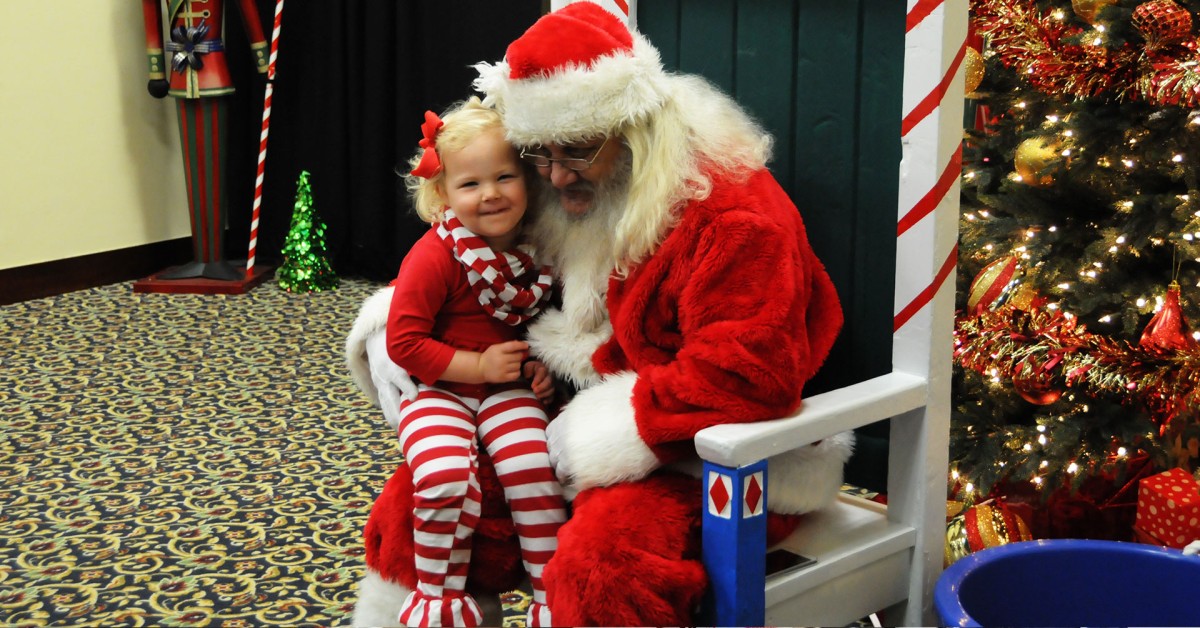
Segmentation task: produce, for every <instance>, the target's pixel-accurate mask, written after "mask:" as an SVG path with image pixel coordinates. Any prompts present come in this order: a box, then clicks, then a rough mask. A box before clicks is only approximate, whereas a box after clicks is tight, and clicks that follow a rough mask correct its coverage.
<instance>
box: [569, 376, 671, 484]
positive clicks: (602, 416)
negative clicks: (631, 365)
mask: <svg viewBox="0 0 1200 628" xmlns="http://www.w3.org/2000/svg"><path fill="white" fill-rule="evenodd" d="M636 382H637V375H636V374H634V373H628V372H627V373H619V374H617V375H611V376H608V377H605V378H604V381H602V382H600V383H599V384H597V385H595V386H593V387H591V388H588V389H587V390H584V391H583V392H581V393H579V394H578V395H576V396H575V398H574V399H572V400H571V402H570V403H568V404H567V406H566V407H565V408H563V410H562V412H561V413H559V415H558V417H557V418H555V419H554V420H553V421H551V422H550V425H549V427H547V428H546V437H547V439H548V440H549V445H550V461H551V464H553V465H554V467H555V472H556V473H557V474H558V477H559V480H560V481H562V483H563V484H565V485H568V486H570V487H571V488H572V489H575V490H583V489H586V488H592V487H595V486H609V485H612V484H617V483H619V482H628V481H632V480H639V479H641V478H644V477H646V476H647V475H649V474H650V472H651V471H653V470H655V469H657V468H658V467H659V466H661V464H662V463H661V462H659V460H658V456H655V455H654V452H653V451H651V450H650V448H649V447H648V446H646V443H645V442H644V441H643V440H642V437H641V436H640V435H639V434H638V428H637V422H636V421H635V420H634V416H633V402H632V397H633V385H634V384H635V383H636Z"/></svg>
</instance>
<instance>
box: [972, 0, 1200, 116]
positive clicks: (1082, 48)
mask: <svg viewBox="0 0 1200 628" xmlns="http://www.w3.org/2000/svg"><path fill="white" fill-rule="evenodd" d="M971 10H972V19H973V20H974V22H975V26H976V28H977V30H978V32H979V33H980V34H982V35H984V36H985V37H986V38H987V40H988V45H989V47H990V49H991V50H992V51H993V52H994V53H995V54H997V55H998V56H999V57H1000V60H1001V62H1002V63H1004V65H1005V66H1007V67H1010V68H1014V69H1016V70H1017V71H1018V72H1020V74H1021V76H1022V77H1024V79H1025V80H1026V81H1028V82H1029V84H1030V85H1032V86H1033V87H1034V88H1036V89H1038V90H1040V91H1043V92H1047V93H1061V94H1067V95H1071V96H1074V97H1076V98H1093V97H1098V96H1106V97H1111V98H1114V99H1117V100H1143V101H1146V102H1149V103H1151V104H1153V105H1157V106H1170V105H1179V106H1183V107H1196V106H1197V105H1198V104H1200V72H1198V71H1197V70H1198V69H1200V54H1197V45H1196V42H1195V41H1189V42H1186V43H1185V44H1180V45H1172V46H1157V47H1145V48H1137V47H1134V46H1132V45H1130V44H1124V45H1122V46H1120V47H1118V48H1106V47H1104V46H1102V45H1092V44H1091V43H1090V42H1085V43H1083V44H1074V43H1068V41H1066V40H1068V39H1078V38H1079V37H1080V36H1081V35H1083V34H1084V29H1082V28H1080V27H1078V26H1074V25H1071V24H1068V23H1066V22H1065V21H1064V20H1062V19H1060V18H1056V17H1054V14H1052V13H1042V12H1040V11H1038V10H1037V8H1036V6H1035V3H1034V2H1033V0H973V1H972V2H971Z"/></svg>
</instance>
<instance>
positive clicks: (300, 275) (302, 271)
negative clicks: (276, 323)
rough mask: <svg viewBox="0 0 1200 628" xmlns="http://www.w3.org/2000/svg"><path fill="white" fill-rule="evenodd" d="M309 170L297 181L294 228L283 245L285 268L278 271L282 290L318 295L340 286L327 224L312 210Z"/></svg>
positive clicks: (293, 212)
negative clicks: (332, 262)
mask: <svg viewBox="0 0 1200 628" xmlns="http://www.w3.org/2000/svg"><path fill="white" fill-rule="evenodd" d="M308 178H309V173H308V171H307V170H304V171H301V172H300V178H299V180H297V182H296V205H295V209H293V210H292V226H291V228H289V229H288V234H287V239H285V240H284V243H283V265H282V266H280V267H279V270H278V271H277V272H276V275H275V276H276V278H277V279H278V280H279V287H280V288H283V289H284V290H287V291H288V292H316V291H320V290H333V289H335V288H337V287H338V278H337V275H335V274H333V269H332V268H330V267H329V259H328V257H326V255H327V251H326V249H325V222H324V221H322V220H321V218H320V217H319V216H317V212H316V210H315V209H314V208H313V198H312V187H311V186H310V185H309V182H308Z"/></svg>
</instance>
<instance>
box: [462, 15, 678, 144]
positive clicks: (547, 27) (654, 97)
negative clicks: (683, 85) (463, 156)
mask: <svg viewBox="0 0 1200 628" xmlns="http://www.w3.org/2000/svg"><path fill="white" fill-rule="evenodd" d="M475 69H476V70H478V71H479V78H478V79H476V80H475V89H477V90H479V91H480V92H482V93H483V94H484V95H485V98H484V99H483V102H484V103H485V104H487V105H491V106H494V107H496V109H497V110H498V111H499V112H500V115H501V116H503V118H504V124H505V126H506V127H507V128H508V134H509V138H510V139H511V140H512V141H514V142H516V143H517V144H521V145H529V144H544V143H549V142H560V143H562V142H572V141H578V140H581V139H587V138H590V137H596V136H600V135H610V134H612V133H613V132H614V131H616V130H617V129H619V128H621V127H623V126H625V125H629V124H637V123H639V122H640V121H642V120H644V119H645V118H646V117H647V116H649V115H650V114H652V113H654V112H655V111H657V110H658V109H659V108H660V107H662V104H663V102H664V101H665V99H666V83H667V81H666V73H665V72H664V70H663V67H662V62H661V61H660V59H659V55H658V50H656V49H655V48H654V46H652V45H650V42H649V41H647V40H646V38H645V37H643V36H642V35H641V34H639V33H636V32H630V30H629V29H628V28H626V26H625V24H624V23H622V22H621V20H620V19H619V18H617V17H616V16H615V15H613V14H612V13H609V12H608V11H606V10H605V9H603V8H601V7H600V6H599V5H597V4H595V3H592V2H575V3H573V4H568V5H567V6H565V7H563V8H561V9H559V10H557V11H555V12H553V13H549V14H547V15H544V16H542V18H541V19H539V20H538V21H537V22H535V23H534V25H533V26H531V27H529V30H527V31H525V34H523V35H521V37H519V38H518V39H517V40H516V41H514V42H513V43H512V44H511V45H510V46H509V47H508V50H507V52H506V53H505V56H504V61H502V62H500V63H497V64H489V63H480V64H478V65H476V66H475Z"/></svg>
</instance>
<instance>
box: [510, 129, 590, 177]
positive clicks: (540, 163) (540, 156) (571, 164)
mask: <svg viewBox="0 0 1200 628" xmlns="http://www.w3.org/2000/svg"><path fill="white" fill-rule="evenodd" d="M607 143H608V138H607V137H606V138H604V141H603V142H600V145H599V146H597V147H596V152H595V153H592V158H591V159H584V158H582V157H558V158H555V157H551V156H549V155H547V154H544V153H531V152H529V151H531V150H539V151H541V150H545V149H544V148H541V147H537V148H522V149H521V159H524V160H525V161H528V162H529V163H531V164H533V165H534V166H536V167H538V168H549V167H550V165H551V164H553V163H554V162H556V161H557V162H558V163H560V164H562V165H563V166H564V167H566V168H570V169H571V170H574V171H575V172H580V171H582V170H587V169H588V168H591V167H592V162H594V161H596V158H597V157H599V156H600V151H602V150H604V145H605V144H607Z"/></svg>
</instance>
